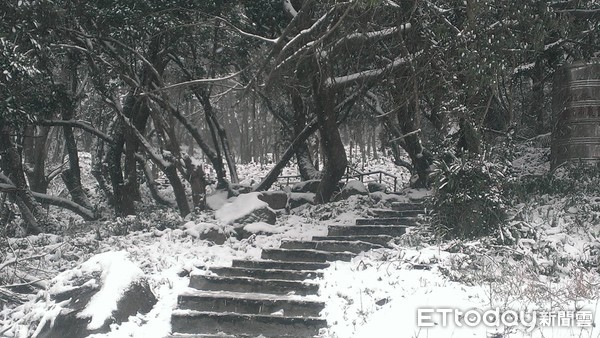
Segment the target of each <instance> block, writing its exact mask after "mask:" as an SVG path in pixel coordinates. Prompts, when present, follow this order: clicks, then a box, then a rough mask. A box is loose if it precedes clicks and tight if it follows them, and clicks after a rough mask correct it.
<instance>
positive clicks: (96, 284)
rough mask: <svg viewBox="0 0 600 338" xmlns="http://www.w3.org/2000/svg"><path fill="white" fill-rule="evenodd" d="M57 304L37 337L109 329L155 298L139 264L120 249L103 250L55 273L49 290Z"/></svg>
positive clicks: (80, 336) (77, 336)
mask: <svg viewBox="0 0 600 338" xmlns="http://www.w3.org/2000/svg"><path fill="white" fill-rule="evenodd" d="M49 293H50V298H51V299H52V300H54V302H55V303H57V304H60V306H57V307H56V309H60V312H59V313H58V315H57V316H56V318H55V319H54V321H53V322H52V321H48V322H47V324H46V326H45V327H44V328H43V329H42V330H41V332H40V334H39V335H38V336H37V337H42V338H63V337H69V338H71V337H72V338H83V337H88V336H89V335H92V334H98V333H107V332H110V326H111V325H113V324H121V323H123V322H126V321H127V320H128V319H129V317H130V316H135V315H136V314H137V313H148V312H149V311H150V310H151V309H152V307H153V306H154V305H155V304H156V302H157V300H156V297H155V296H154V294H153V293H152V290H151V289H150V286H149V285H148V281H147V280H146V279H145V278H144V277H143V273H142V271H141V270H140V268H139V267H138V266H137V265H135V264H134V263H132V262H131V261H130V260H129V259H128V256H127V253H126V252H124V251H119V252H105V253H102V254H99V255H96V256H93V257H92V258H90V259H89V260H88V261H87V262H85V263H83V264H82V265H81V266H80V267H78V268H77V269H74V270H67V271H65V272H63V273H61V274H59V275H58V276H57V277H56V278H55V279H54V280H53V281H52V287H51V288H50V290H49Z"/></svg>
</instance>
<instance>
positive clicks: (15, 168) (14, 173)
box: [0, 121, 49, 234]
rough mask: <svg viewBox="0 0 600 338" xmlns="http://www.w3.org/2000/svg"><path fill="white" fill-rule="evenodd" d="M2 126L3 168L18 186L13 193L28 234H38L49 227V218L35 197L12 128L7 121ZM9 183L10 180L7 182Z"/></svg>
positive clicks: (1, 151) (0, 131)
mask: <svg viewBox="0 0 600 338" xmlns="http://www.w3.org/2000/svg"><path fill="white" fill-rule="evenodd" d="M0 122H2V126H0V154H2V163H1V165H2V170H3V171H4V172H5V173H6V174H7V176H8V178H9V179H10V180H11V181H12V184H14V186H15V187H16V190H15V191H14V193H13V196H14V201H15V203H16V204H17V206H18V207H19V210H20V211H21V216H22V217H23V221H24V222H25V230H26V232H27V233H28V234H36V233H40V232H42V231H43V229H44V228H46V227H48V226H49V224H48V219H47V217H46V215H45V211H44V209H43V208H42V206H41V205H40V204H39V203H38V202H37V201H36V200H35V199H34V198H33V195H32V194H31V191H30V190H29V187H28V186H27V180H26V179H25V172H24V171H23V165H22V160H21V156H20V155H19V152H18V150H17V148H16V146H15V145H14V143H13V142H12V140H11V136H10V135H11V128H10V127H9V125H8V123H6V122H5V121H0ZM6 183H9V182H6Z"/></svg>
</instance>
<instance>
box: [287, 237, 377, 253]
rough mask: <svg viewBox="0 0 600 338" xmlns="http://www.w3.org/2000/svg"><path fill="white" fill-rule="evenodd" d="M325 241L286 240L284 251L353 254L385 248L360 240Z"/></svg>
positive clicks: (327, 239)
mask: <svg viewBox="0 0 600 338" xmlns="http://www.w3.org/2000/svg"><path fill="white" fill-rule="evenodd" d="M325 238H326V239H324V240H312V241H291V240H284V241H282V242H281V248H282V249H313V250H320V251H330V252H352V253H360V252H363V251H369V250H372V249H380V248H383V246H381V245H378V244H372V243H368V242H362V241H360V240H351V239H348V240H344V241H339V240H331V239H329V238H327V237H325Z"/></svg>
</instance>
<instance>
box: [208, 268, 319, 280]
mask: <svg viewBox="0 0 600 338" xmlns="http://www.w3.org/2000/svg"><path fill="white" fill-rule="evenodd" d="M210 271H212V272H213V273H215V274H217V275H219V276H230V277H253V278H259V279H285V280H305V279H315V278H320V277H322V276H323V273H322V272H316V271H314V270H283V269H261V268H242V267H213V268H210Z"/></svg>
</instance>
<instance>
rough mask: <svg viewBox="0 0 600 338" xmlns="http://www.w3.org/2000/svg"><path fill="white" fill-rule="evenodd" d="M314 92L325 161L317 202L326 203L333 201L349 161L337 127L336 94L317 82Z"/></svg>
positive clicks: (314, 85) (314, 84) (314, 83)
mask: <svg viewBox="0 0 600 338" xmlns="http://www.w3.org/2000/svg"><path fill="white" fill-rule="evenodd" d="M313 92H314V97H315V107H316V113H317V121H318V124H319V131H320V134H321V145H322V149H323V155H324V157H323V158H324V161H325V163H324V166H323V177H322V178H321V183H320V184H319V188H318V190H317V196H316V198H315V202H316V203H325V202H329V201H330V200H331V197H332V196H333V194H334V192H335V190H336V189H337V187H338V183H339V181H340V179H341V178H342V176H344V172H345V171H346V167H347V166H348V159H347V158H346V150H345V149H344V144H343V143H342V139H341V137H340V131H339V129H338V126H337V117H336V114H335V94H334V93H333V92H331V90H330V89H328V88H326V87H324V86H322V85H321V83H319V82H317V81H316V80H314V81H313Z"/></svg>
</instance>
